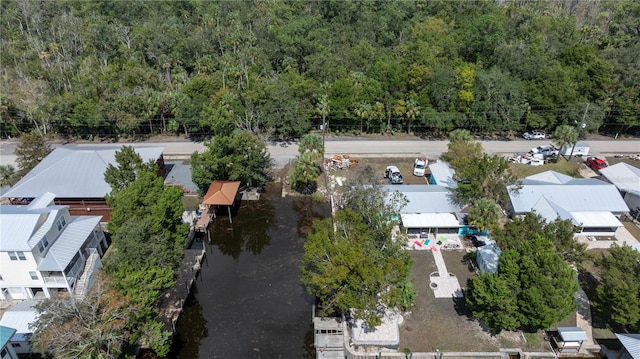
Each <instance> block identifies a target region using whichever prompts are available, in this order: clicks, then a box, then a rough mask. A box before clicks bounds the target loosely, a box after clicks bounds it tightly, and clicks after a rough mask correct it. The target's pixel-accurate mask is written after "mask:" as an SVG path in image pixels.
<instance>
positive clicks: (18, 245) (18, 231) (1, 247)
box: [0, 206, 40, 252]
mask: <svg viewBox="0 0 640 359" xmlns="http://www.w3.org/2000/svg"><path fill="white" fill-rule="evenodd" d="M3 207H4V206H3ZM39 217H40V215H39V214H35V215H34V214H25V213H21V214H13V213H0V251H3V252H6V251H30V250H31V248H32V247H29V244H28V241H29V238H31V235H32V234H33V232H34V231H35V230H36V224H37V223H38V219H39Z"/></svg>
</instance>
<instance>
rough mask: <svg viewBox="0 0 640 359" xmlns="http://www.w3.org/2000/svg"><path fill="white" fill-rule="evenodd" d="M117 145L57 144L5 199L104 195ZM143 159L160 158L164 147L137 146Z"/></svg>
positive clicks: (107, 188)
mask: <svg viewBox="0 0 640 359" xmlns="http://www.w3.org/2000/svg"><path fill="white" fill-rule="evenodd" d="M121 148H122V147H121V146H114V147H99V148H98V147H96V148H92V147H83V148H68V147H57V148H56V149H54V150H53V152H51V153H50V154H49V155H48V156H47V157H45V158H44V159H43V160H42V161H41V162H40V163H39V164H38V165H37V166H36V167H34V168H33V169H32V170H31V171H29V173H27V174H26V175H25V176H24V178H22V179H21V180H20V181H18V183H16V184H15V185H14V186H13V187H12V188H11V189H10V190H9V191H7V192H6V193H5V194H3V195H2V197H6V198H22V197H25V198H32V197H38V196H39V195H41V194H42V193H43V192H51V193H55V194H56V196H57V197H58V198H103V197H104V196H106V195H107V194H108V193H109V192H111V186H109V184H107V183H106V182H105V180H104V172H105V171H106V169H107V167H108V165H109V164H113V165H116V161H115V153H116V152H117V151H120V149H121ZM134 149H135V151H136V153H138V154H139V155H140V156H141V157H142V159H143V161H144V162H148V161H149V160H154V161H155V160H157V159H158V158H159V157H160V156H161V155H162V151H163V150H164V148H163V147H135V148H134Z"/></svg>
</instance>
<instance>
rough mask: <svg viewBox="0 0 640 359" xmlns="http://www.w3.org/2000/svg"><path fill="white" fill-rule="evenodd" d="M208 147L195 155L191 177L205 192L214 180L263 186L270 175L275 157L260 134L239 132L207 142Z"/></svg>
mask: <svg viewBox="0 0 640 359" xmlns="http://www.w3.org/2000/svg"><path fill="white" fill-rule="evenodd" d="M206 146H207V149H206V150H205V151H204V152H202V153H198V152H194V153H193V154H192V155H191V178H192V179H193V182H194V183H195V184H196V185H197V186H198V188H199V189H200V191H201V192H202V193H203V194H204V193H206V192H207V189H208V188H209V185H210V184H211V181H215V180H219V181H226V180H229V181H242V182H244V183H245V184H248V185H249V186H256V187H261V186H263V185H264V184H265V183H267V180H268V178H269V169H270V168H271V157H270V156H269V153H268V152H267V150H266V146H265V144H264V142H263V141H262V140H260V139H259V138H258V137H257V136H255V135H253V134H251V133H248V132H244V131H241V132H235V133H233V134H232V135H230V136H218V137H216V138H215V140H214V141H212V142H209V143H207V145H206Z"/></svg>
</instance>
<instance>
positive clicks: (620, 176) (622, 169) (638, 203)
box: [600, 162, 640, 211]
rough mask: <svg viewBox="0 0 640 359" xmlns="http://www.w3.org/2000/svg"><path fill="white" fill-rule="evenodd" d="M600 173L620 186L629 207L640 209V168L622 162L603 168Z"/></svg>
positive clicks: (634, 209) (619, 188) (635, 209)
mask: <svg viewBox="0 0 640 359" xmlns="http://www.w3.org/2000/svg"><path fill="white" fill-rule="evenodd" d="M600 174H602V175H603V176H604V177H605V178H606V179H607V181H609V182H611V183H613V185H614V186H616V187H617V188H618V190H619V191H620V193H621V194H622V197H623V198H624V201H625V203H626V204H627V206H629V209H631V210H633V211H638V210H640V168H637V167H633V166H632V165H630V164H628V163H624V162H620V163H617V164H615V165H613V166H609V167H606V168H603V169H601V170H600Z"/></svg>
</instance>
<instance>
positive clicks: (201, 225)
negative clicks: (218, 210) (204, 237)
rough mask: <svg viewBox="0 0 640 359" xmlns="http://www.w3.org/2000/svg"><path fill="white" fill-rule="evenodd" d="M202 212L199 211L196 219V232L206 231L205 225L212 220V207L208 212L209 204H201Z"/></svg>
mask: <svg viewBox="0 0 640 359" xmlns="http://www.w3.org/2000/svg"><path fill="white" fill-rule="evenodd" d="M202 207H204V208H202V213H200V217H199V218H198V220H197V221H196V225H195V227H194V228H195V230H196V232H200V233H204V232H206V231H207V227H209V223H211V221H212V220H213V217H214V214H215V213H214V212H213V209H212V211H211V212H209V206H202Z"/></svg>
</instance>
